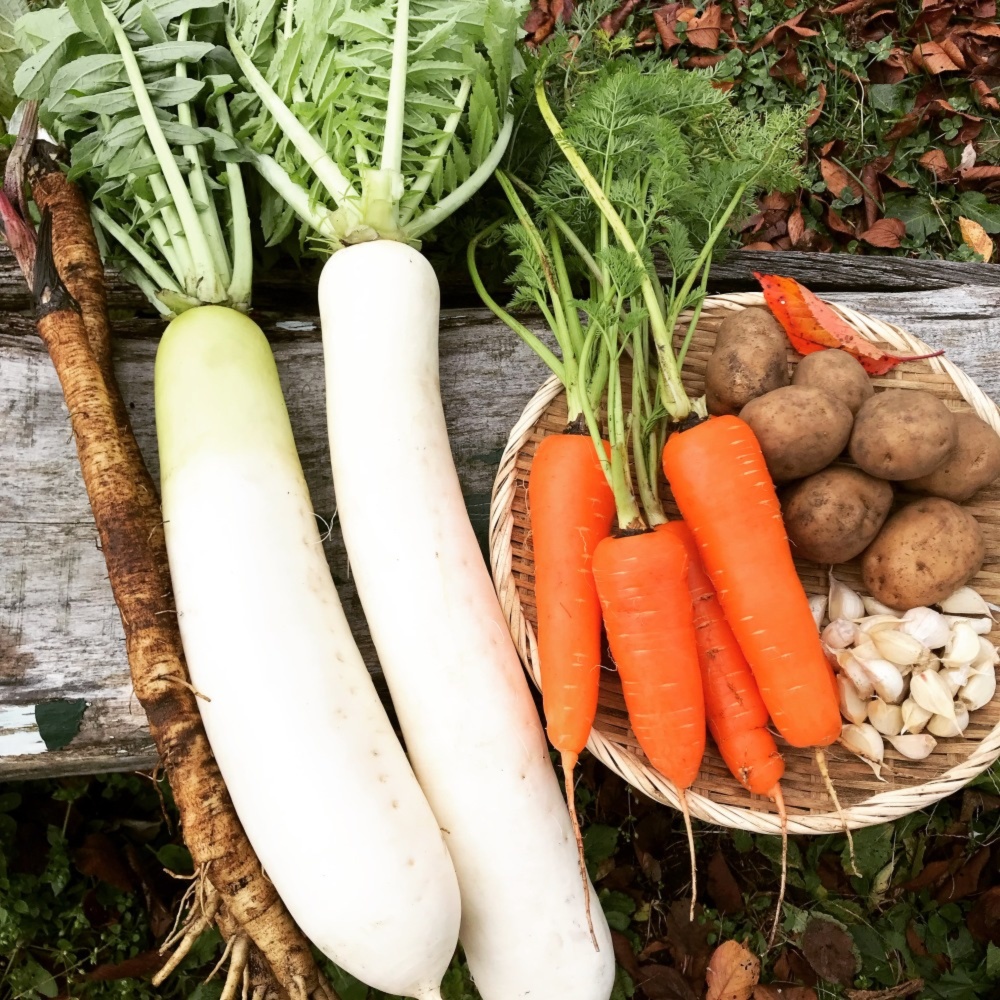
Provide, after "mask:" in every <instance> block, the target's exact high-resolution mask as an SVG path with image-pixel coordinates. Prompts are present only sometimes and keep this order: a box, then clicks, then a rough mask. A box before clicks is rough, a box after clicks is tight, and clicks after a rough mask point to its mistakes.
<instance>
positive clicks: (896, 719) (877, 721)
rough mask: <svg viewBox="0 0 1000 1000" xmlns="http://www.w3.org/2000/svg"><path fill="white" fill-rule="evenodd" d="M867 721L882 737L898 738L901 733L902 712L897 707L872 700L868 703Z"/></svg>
mask: <svg viewBox="0 0 1000 1000" xmlns="http://www.w3.org/2000/svg"><path fill="white" fill-rule="evenodd" d="M868 721H869V722H870V723H871V724H872V725H873V726H874V727H875V728H876V729H877V730H878V731H879V732H880V733H881V734H882V735H883V736H898V735H899V734H900V733H901V732H902V731H903V710H902V709H901V708H900V707H899V705H889V704H887V703H886V702H884V701H883V700H882V699H881V698H873V699H872V700H871V701H870V702H868Z"/></svg>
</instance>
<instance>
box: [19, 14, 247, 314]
mask: <svg viewBox="0 0 1000 1000" xmlns="http://www.w3.org/2000/svg"><path fill="white" fill-rule="evenodd" d="M16 39H17V42H18V44H19V45H20V47H21V48H22V49H23V51H24V52H25V53H26V58H25V60H24V61H23V62H22V63H21V65H20V67H19V69H18V70H17V73H16V75H15V77H14V87H15V90H16V91H17V93H18V95H19V96H20V97H22V98H28V99H35V100H41V101H42V108H41V116H40V117H41V121H42V123H43V124H44V125H45V126H46V128H48V129H49V131H50V132H51V133H52V134H53V135H54V136H55V137H56V138H57V140H58V141H59V142H61V143H62V144H64V145H65V146H67V147H68V148H69V150H70V153H71V167H70V175H71V176H72V177H73V178H74V179H77V180H79V181H80V182H81V183H82V184H83V186H84V188H85V189H86V192H87V194H88V195H89V197H90V199H91V203H92V205H93V213H94V218H95V221H96V222H97V223H98V229H99V234H100V235H101V237H102V240H103V242H104V243H105V246H104V249H105V251H107V252H108V255H110V256H111V257H112V259H115V260H117V261H118V262H119V263H120V264H121V266H122V268H123V270H124V271H125V273H126V275H127V276H129V277H130V278H132V279H133V280H134V281H135V282H136V283H137V284H139V285H140V287H142V288H143V289H144V290H145V291H146V293H147V295H148V296H149V297H150V299H151V301H152V302H153V303H154V304H155V305H156V306H157V308H158V309H160V311H161V312H163V313H165V314H172V313H175V312H177V311H179V310H181V309H184V308H187V307H189V306H191V305H196V304H198V303H205V302H208V303H212V302H214V303H225V304H229V305H232V306H235V307H236V308H241V309H245V308H246V307H247V306H248V303H249V298H250V283H251V270H252V263H251V255H250V221H249V214H248V212H247V207H246V198H245V195H244V190H243V181H242V178H241V175H240V168H239V165H238V163H237V162H236V161H237V160H238V159H239V158H240V155H241V154H240V147H239V144H238V143H237V141H236V139H235V135H234V130H233V127H232V125H231V122H230V116H229V110H228V97H227V94H228V92H229V91H230V90H231V89H232V88H233V86H234V81H233V76H232V73H231V71H232V72H235V65H234V64H233V60H232V56H231V55H230V54H229V53H228V52H227V51H226V50H225V49H224V48H221V47H220V46H219V42H220V41H221V40H223V39H224V23H223V11H222V7H221V4H220V2H219V0H114V2H110V3H107V4H105V3H102V2H101V0H67V3H66V4H65V6H62V7H58V8H48V9H42V10H38V11H34V12H31V13H28V14H26V15H24V16H23V17H21V18H20V20H19V21H18V22H17V28H16ZM109 237H110V240H109V239H108V238H109Z"/></svg>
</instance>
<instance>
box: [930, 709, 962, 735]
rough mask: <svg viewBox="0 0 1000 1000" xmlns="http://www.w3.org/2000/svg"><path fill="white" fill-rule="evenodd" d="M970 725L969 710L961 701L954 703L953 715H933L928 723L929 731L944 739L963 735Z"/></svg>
mask: <svg viewBox="0 0 1000 1000" xmlns="http://www.w3.org/2000/svg"><path fill="white" fill-rule="evenodd" d="M968 725H969V710H968V708H966V707H965V705H963V704H962V703H961V702H959V703H958V704H957V705H952V712H951V715H950V716H949V715H932V716H931V719H930V722H928V723H927V730H928V732H931V733H933V734H934V735H935V736H940V737H941V738H942V739H947V738H948V737H949V736H961V735H962V733H964V732H965V730H966V727H967V726H968Z"/></svg>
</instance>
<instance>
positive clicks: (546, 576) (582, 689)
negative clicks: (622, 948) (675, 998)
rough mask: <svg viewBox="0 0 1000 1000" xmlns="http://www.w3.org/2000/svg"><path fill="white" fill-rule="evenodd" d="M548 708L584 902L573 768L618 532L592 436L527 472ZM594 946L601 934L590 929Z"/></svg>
mask: <svg viewBox="0 0 1000 1000" xmlns="http://www.w3.org/2000/svg"><path fill="white" fill-rule="evenodd" d="M528 510H529V514H530V517H531V541H532V548H533V551H534V569H535V607H536V614H537V633H538V664H539V671H540V673H541V685H542V706H543V708H544V711H545V727H546V733H547V734H548V737H549V742H550V743H551V744H552V745H553V746H554V747H555V748H556V750H558V751H559V753H560V754H561V755H562V766H563V772H564V774H565V781H566V800H567V803H568V805H569V810H570V817H571V819H572V821H573V830H574V833H575V835H576V841H577V850H578V852H579V854H580V871H581V875H582V877H583V885H584V893H585V906H586V912H587V918H588V923H589V921H590V900H589V895H590V890H589V880H588V879H587V869H586V864H585V862H584V855H583V838H582V836H581V834H580V825H579V822H578V820H577V816H576V806H575V801H574V792H573V771H574V769H575V767H576V763H577V761H578V759H579V756H580V753H581V752H582V751H583V748H584V747H585V746H586V745H587V740H588V739H589V738H590V731H591V729H592V728H593V725H594V718H595V716H596V714H597V698H598V693H599V688H600V683H601V604H600V600H599V599H598V596H597V587H596V585H595V583H594V575H593V571H592V563H593V557H594V550H595V549H596V548H597V545H598V543H599V542H600V541H601V539H603V538H606V537H607V536H608V534H609V532H610V531H611V524H612V522H613V520H614V516H615V497H614V493H612V491H611V487H610V486H609V485H608V479H607V476H606V475H605V474H604V469H603V468H602V467H601V463H600V460H599V458H598V456H597V454H596V452H595V451H594V445H593V442H592V441H591V439H590V437H589V435H588V436H583V435H581V434H573V433H569V432H568V431H567V432H566V433H563V434H551V435H549V436H548V437H546V438H544V439H543V440H542V441H541V442H540V443H539V445H538V448H537V449H536V451H535V455H534V458H533V459H532V462H531V471H530V472H529V474H528ZM590 930H591V936H592V937H593V940H594V945H595V946H596V945H597V938H596V936H595V935H594V931H593V926H592V925H591V926H590Z"/></svg>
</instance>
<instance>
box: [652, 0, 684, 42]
mask: <svg viewBox="0 0 1000 1000" xmlns="http://www.w3.org/2000/svg"><path fill="white" fill-rule="evenodd" d="M682 7H683V4H679V3H668V4H666V5H664V6H663V7H659V8H658V9H657V10H654V11H653V22H654V23H655V24H656V30H657V33H658V34H659V36H660V41H661V42H662V43H663V48H664V49H666V50H670V49H672V48H674V47H675V46H677V45H680V44H681V40H680V38H679V37H678V35H677V32H675V31H674V25H675V24H677V22H678V21H679V20H680V12H681V8H682Z"/></svg>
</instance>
